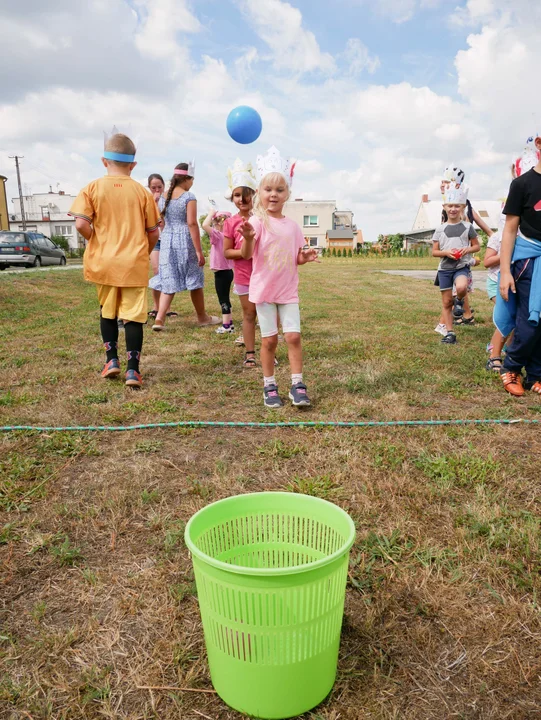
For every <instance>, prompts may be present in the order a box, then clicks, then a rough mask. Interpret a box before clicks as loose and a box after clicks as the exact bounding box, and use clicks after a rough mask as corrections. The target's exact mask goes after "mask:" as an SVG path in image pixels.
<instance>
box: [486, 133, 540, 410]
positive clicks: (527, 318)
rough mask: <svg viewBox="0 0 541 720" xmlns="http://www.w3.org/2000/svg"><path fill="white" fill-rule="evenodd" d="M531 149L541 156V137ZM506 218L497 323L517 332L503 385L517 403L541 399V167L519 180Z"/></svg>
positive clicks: (505, 331) (512, 189)
mask: <svg viewBox="0 0 541 720" xmlns="http://www.w3.org/2000/svg"><path fill="white" fill-rule="evenodd" d="M528 144H529V145H530V146H532V145H534V146H535V149H536V150H537V151H541V137H537V138H535V140H534V139H533V138H531V139H530V140H529V141H528ZM503 212H504V214H505V216H506V220H505V228H504V231H503V237H502V245H501V249H500V288H499V289H500V293H499V295H498V297H497V298H496V308H495V310H494V323H495V325H496V327H497V328H498V330H499V331H500V332H501V334H502V335H503V336H504V337H505V336H507V335H508V334H509V333H510V332H511V331H512V330H513V329H514V330H515V334H514V336H513V340H512V342H511V344H510V346H509V347H508V349H507V354H506V356H505V358H504V360H503V363H502V366H503V367H502V371H501V377H502V382H503V386H504V388H505V389H506V390H507V392H508V393H510V394H511V395H514V396H515V397H521V396H522V395H524V392H525V389H527V390H532V391H533V392H535V393H537V394H538V395H541V323H540V322H539V318H540V313H541V261H540V260H539V257H541V162H539V161H538V162H537V164H536V165H535V167H534V168H532V169H531V170H528V172H525V173H522V174H521V175H520V176H519V177H517V178H516V179H515V180H513V182H512V183H511V187H510V188H509V195H508V197H507V201H506V203H505V207H504V209H503ZM522 368H524V369H525V370H526V381H525V383H523V378H522Z"/></svg>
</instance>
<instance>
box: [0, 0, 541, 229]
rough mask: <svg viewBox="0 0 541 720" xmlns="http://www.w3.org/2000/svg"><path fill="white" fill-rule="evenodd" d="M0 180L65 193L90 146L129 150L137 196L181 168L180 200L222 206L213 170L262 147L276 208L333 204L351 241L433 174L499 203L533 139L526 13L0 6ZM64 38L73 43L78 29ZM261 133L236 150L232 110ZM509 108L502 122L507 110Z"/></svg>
mask: <svg viewBox="0 0 541 720" xmlns="http://www.w3.org/2000/svg"><path fill="white" fill-rule="evenodd" d="M6 5H10V7H2V8H1V9H0V42H1V43H2V47H3V48H4V54H5V56H7V57H10V58H11V59H12V61H13V62H11V63H10V64H9V66H8V65H7V64H4V65H3V66H1V67H0V173H2V174H4V175H7V176H8V177H9V183H8V192H9V194H10V195H11V196H13V195H14V194H15V193H16V184H15V182H14V180H15V178H14V167H13V162H12V161H11V160H9V159H8V157H7V156H8V155H12V154H14V153H18V154H21V155H24V156H25V160H24V161H23V164H22V170H23V182H24V184H25V185H26V186H27V187H28V188H29V189H30V190H31V191H34V192H36V191H40V190H47V189H48V186H49V184H53V186H56V183H57V182H58V183H60V185H61V186H62V187H63V189H65V190H66V191H68V192H73V193H75V192H77V191H78V189H79V188H80V187H81V186H82V185H84V184H86V182H88V181H89V180H90V179H92V178H93V177H95V176H96V175H99V174H101V166H100V161H99V158H100V153H101V142H102V140H101V139H102V133H103V130H104V129H109V128H110V127H111V126H112V125H113V123H116V124H117V125H119V126H121V127H124V128H129V129H130V132H131V133H132V134H133V135H134V136H135V137H136V139H137V140H138V162H139V165H138V167H137V168H136V171H135V173H134V175H135V177H136V178H137V179H138V180H140V181H141V182H144V181H145V177H146V176H147V175H148V174H149V173H150V172H161V173H162V174H163V175H164V176H165V177H168V176H170V174H171V171H172V168H173V167H174V165H175V164H176V163H177V162H180V161H182V160H186V159H188V158H191V157H195V158H196V160H197V178H196V184H195V186H194V191H195V192H196V195H198V197H199V200H200V206H201V211H204V209H205V207H206V198H207V196H208V195H212V196H213V197H214V198H215V199H216V200H218V201H220V203H221V204H224V202H225V201H223V200H222V198H223V193H224V190H225V186H226V177H225V174H226V169H227V166H228V164H231V163H232V162H233V161H234V159H235V157H236V156H237V155H239V156H240V157H241V158H243V159H245V160H251V161H252V162H254V161H255V158H256V155H257V154H259V153H264V152H266V150H267V149H268V147H269V146H270V145H272V144H276V145H277V146H278V147H279V148H280V150H281V151H282V153H283V154H285V155H289V156H294V157H296V158H297V159H298V161H299V162H298V168H297V174H296V180H295V185H294V195H295V196H296V197H304V198H307V199H335V200H336V202H337V204H338V205H339V206H341V207H349V208H351V209H352V210H353V211H354V212H355V217H356V221H357V224H358V225H359V226H360V227H361V228H362V229H363V232H364V234H365V237H367V238H368V239H372V240H373V239H375V238H376V237H377V234H378V233H385V232H395V231H405V230H408V229H409V228H410V227H411V225H412V223H413V220H414V217H415V213H416V210H417V207H418V205H419V201H420V198H421V195H422V194H423V193H428V194H429V196H430V197H431V198H432V199H434V201H437V200H438V179H439V176H440V175H441V171H442V170H443V168H444V167H445V166H446V165H447V164H449V163H450V162H452V163H457V164H459V165H461V166H462V167H463V168H464V170H465V171H466V180H467V182H468V183H469V184H470V186H471V193H470V197H471V198H472V199H473V200H475V198H477V199H483V200H484V199H496V198H499V197H502V196H503V195H505V193H506V190H507V186H508V182H509V176H508V166H509V163H510V161H511V159H512V157H513V156H516V155H517V154H518V153H519V152H520V150H521V148H522V145H523V144H524V141H525V139H526V137H527V136H528V135H530V134H531V133H532V132H535V131H536V130H537V128H536V127H534V125H535V124H536V122H537V120H536V119H534V115H533V114H534V113H536V114H537V116H538V117H540V118H541V103H540V101H539V98H538V97H537V96H536V95H535V93H532V92H531V88H532V87H534V86H535V85H534V83H537V73H536V68H537V67H539V64H540V62H541V50H539V49H538V48H539V43H538V37H537V33H536V27H538V26H539V22H540V21H541V7H540V6H541V4H538V5H535V6H533V7H532V3H531V2H529V0H515V1H514V3H513V5H512V6H509V3H504V2H503V0H458V2H456V3H454V4H450V3H448V2H443V1H442V0H379V1H378V2H377V3H376V2H372V0H334V2H333V3H329V2H321V0H312V1H310V0H291V1H290V2H285V0H257V2H255V1H254V0H197V2H196V1H195V0H194V1H193V2H190V0H88V2H86V3H84V4H82V3H73V2H71V0H50V1H49V2H48V3H47V5H46V6H44V5H43V3H40V2H38V0H27V2H25V3H24V8H23V7H22V5H23V4H18V5H17V4H15V3H10V4H7V3H4V6H6ZM81 27H84V28H85V33H81V32H79V29H80V28H81ZM239 104H249V105H252V106H253V107H255V108H257V109H258V111H259V112H260V113H261V115H262V118H263V133H262V135H261V138H260V140H258V142H256V143H255V144H254V145H252V146H248V147H246V146H239V145H236V144H235V143H234V142H233V141H232V140H231V139H230V138H229V137H228V136H227V134H226V132H225V118H226V116H227V113H228V112H229V110H230V109H231V108H232V107H235V106H236V105H239ZM517 110H518V111H517Z"/></svg>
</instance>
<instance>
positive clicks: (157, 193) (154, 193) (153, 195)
mask: <svg viewBox="0 0 541 720" xmlns="http://www.w3.org/2000/svg"><path fill="white" fill-rule="evenodd" d="M161 196H162V194H161V192H160V191H159V190H155V191H154V192H153V193H152V197H153V198H154V200H155V201H156V202H158V200H159V199H160V198H161Z"/></svg>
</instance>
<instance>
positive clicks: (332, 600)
mask: <svg viewBox="0 0 541 720" xmlns="http://www.w3.org/2000/svg"><path fill="white" fill-rule="evenodd" d="M354 539H355V525H354V524H353V521H352V520H351V518H350V517H349V515H348V514H347V513H346V512H344V511H343V510H341V509H340V508H339V507H337V506H336V505H333V504H332V503H329V502H327V501H325V500H320V499H319V498H315V497H310V496H308V495H297V494H293V493H281V492H266V493H253V494H249V495H237V496H235V497H230V498H227V499H225V500H220V501H219V502H216V503H213V504H212V505H208V506H207V507H205V508H204V509H203V510H200V511H199V512H198V513H196V514H195V515H194V516H193V517H192V518H191V520H190V521H189V523H188V525H187V526H186V544H187V545H188V548H189V549H190V551H191V553H192V560H193V566H194V571H195V580H196V584H197V592H198V596H199V605H200V609H201V619H202V622H203V630H204V633H205V642H206V646H207V654H208V661H209V667H210V674H211V678H212V683H213V685H214V687H215V689H216V691H217V693H218V695H219V696H220V697H221V698H222V699H223V700H224V701H225V702H226V703H227V704H228V705H230V706H231V707H232V708H235V710H239V711H240V712H242V713H246V714H247V715H252V716H255V717H259V718H288V717H293V716H295V715H300V714H302V713H304V712H307V711H308V710H311V709H312V708H313V707H315V706H316V705H318V704H319V703H320V702H321V701H322V700H323V699H324V698H325V697H326V696H327V695H328V693H329V692H330V690H331V688H332V686H333V684H334V680H335V677H336V665H337V660H338V649H339V644H340V630H341V626H342V616H343V612H344V596H345V588H346V578H347V569H348V557H349V550H350V548H351V546H352V544H353V541H354Z"/></svg>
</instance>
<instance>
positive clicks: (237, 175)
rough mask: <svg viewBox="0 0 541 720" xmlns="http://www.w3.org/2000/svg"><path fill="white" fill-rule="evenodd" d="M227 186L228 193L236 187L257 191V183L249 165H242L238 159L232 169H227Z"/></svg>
mask: <svg viewBox="0 0 541 720" xmlns="http://www.w3.org/2000/svg"><path fill="white" fill-rule="evenodd" d="M227 184H228V188H229V191H230V193H232V192H233V190H234V189H235V188H238V187H247V188H250V190H257V181H256V179H255V176H254V171H253V169H252V165H251V163H247V164H244V163H243V162H242V160H241V159H240V158H237V159H236V160H235V162H234V163H233V167H232V168H227Z"/></svg>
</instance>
